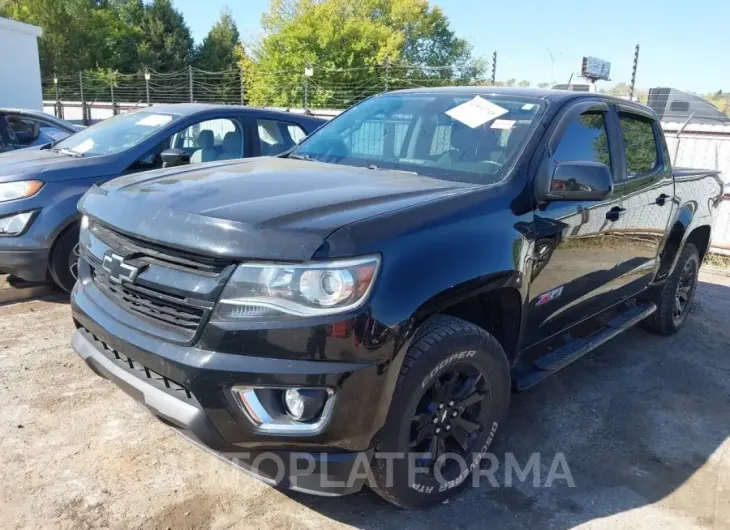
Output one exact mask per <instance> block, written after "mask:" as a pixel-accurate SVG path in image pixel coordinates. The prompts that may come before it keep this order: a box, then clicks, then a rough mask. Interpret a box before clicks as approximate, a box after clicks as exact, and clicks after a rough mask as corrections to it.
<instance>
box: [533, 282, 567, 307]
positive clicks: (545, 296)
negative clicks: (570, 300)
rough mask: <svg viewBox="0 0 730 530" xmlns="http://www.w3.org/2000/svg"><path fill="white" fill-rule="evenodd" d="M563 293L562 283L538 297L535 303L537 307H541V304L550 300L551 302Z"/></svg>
mask: <svg viewBox="0 0 730 530" xmlns="http://www.w3.org/2000/svg"><path fill="white" fill-rule="evenodd" d="M561 294H563V286H562V285H561V286H560V287H558V288H557V289H553V290H552V291H548V292H546V293H543V294H541V295H540V296H538V297H537V302H536V303H535V305H536V306H537V307H540V306H541V305H545V304H547V303H548V302H551V301H553V300H555V299H556V298H559V297H560V295H561Z"/></svg>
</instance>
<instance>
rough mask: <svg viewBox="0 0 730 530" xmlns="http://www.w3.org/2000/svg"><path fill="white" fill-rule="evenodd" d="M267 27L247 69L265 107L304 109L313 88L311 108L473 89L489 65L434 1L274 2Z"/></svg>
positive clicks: (254, 98) (253, 95)
mask: <svg viewBox="0 0 730 530" xmlns="http://www.w3.org/2000/svg"><path fill="white" fill-rule="evenodd" d="M262 25H263V29H264V34H263V38H262V39H261V40H260V41H259V42H257V43H254V44H253V45H252V46H251V47H250V50H249V53H250V55H251V59H252V61H250V62H249V64H248V65H243V66H244V67H245V75H246V86H247V91H248V95H249V98H250V100H251V102H252V103H253V104H258V105H263V104H268V105H277V106H291V105H301V104H302V102H303V97H304V87H305V83H306V84H307V88H308V93H309V104H310V106H331V107H345V106H348V105H351V104H352V103H355V102H357V101H358V100H360V99H362V98H363V97H367V96H369V95H372V94H375V93H377V92H380V91H382V90H384V89H385V87H386V86H387V87H388V88H390V89H393V88H399V87H403V86H421V85H432V84H433V85H435V84H444V83H447V84H448V83H452V82H460V83H468V82H471V81H473V80H474V79H476V78H478V77H479V76H481V75H482V74H483V72H484V70H485V66H486V65H485V63H484V61H479V60H474V59H473V58H472V56H471V50H470V47H469V45H468V43H467V42H466V41H464V40H462V39H459V38H457V37H456V36H455V35H454V33H453V31H451V29H450V27H449V23H448V19H447V18H446V17H445V15H444V14H443V12H442V11H441V9H440V8H439V7H437V6H432V5H431V4H429V3H428V2H427V1H426V0H358V1H352V0H272V1H271V4H270V6H269V10H268V12H267V13H265V14H264V16H263V17H262ZM386 64H387V66H385V65H386ZM307 67H312V68H313V69H314V76H313V77H312V78H311V79H310V78H305V76H304V71H305V68H307Z"/></svg>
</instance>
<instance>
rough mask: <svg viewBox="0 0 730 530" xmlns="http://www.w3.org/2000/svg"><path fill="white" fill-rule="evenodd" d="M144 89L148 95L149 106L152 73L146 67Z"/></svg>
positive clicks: (148, 102)
mask: <svg viewBox="0 0 730 530" xmlns="http://www.w3.org/2000/svg"><path fill="white" fill-rule="evenodd" d="M144 89H145V92H146V93H147V106H149V104H150V71H149V70H148V69H147V67H146V66H145V68H144Z"/></svg>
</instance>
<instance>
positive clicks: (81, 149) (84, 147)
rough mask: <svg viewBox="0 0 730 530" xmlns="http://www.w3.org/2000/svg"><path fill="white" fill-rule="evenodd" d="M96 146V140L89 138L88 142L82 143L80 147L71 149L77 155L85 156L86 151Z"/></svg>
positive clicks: (76, 146)
mask: <svg viewBox="0 0 730 530" xmlns="http://www.w3.org/2000/svg"><path fill="white" fill-rule="evenodd" d="M94 145H95V144H94V140H92V139H91V138H89V139H88V140H84V141H83V142H81V143H80V144H79V145H75V146H73V147H72V148H71V149H72V150H73V151H76V152H77V153H81V154H84V153H85V152H86V151H88V150H89V149H91V148H92V147H94Z"/></svg>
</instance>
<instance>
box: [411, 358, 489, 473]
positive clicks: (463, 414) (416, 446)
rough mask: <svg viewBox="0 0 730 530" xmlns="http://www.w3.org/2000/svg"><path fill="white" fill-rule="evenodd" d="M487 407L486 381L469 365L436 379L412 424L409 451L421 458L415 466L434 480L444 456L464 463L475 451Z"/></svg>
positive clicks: (481, 374) (487, 390)
mask: <svg viewBox="0 0 730 530" xmlns="http://www.w3.org/2000/svg"><path fill="white" fill-rule="evenodd" d="M489 406H490V403H489V388H488V383H487V379H486V378H485V377H484V374H483V373H482V372H481V370H480V369H479V368H478V367H477V366H475V365H472V364H459V365H455V366H453V368H452V369H451V370H449V371H447V372H445V373H442V374H440V375H439V376H438V377H435V378H434V379H433V380H432V382H431V384H430V385H429V387H428V388H427V389H426V390H425V392H424V394H423V397H422V398H421V400H420V402H419V404H418V406H417V407H416V414H415V415H414V416H413V418H412V420H411V437H410V442H409V445H408V447H409V451H411V452H414V453H421V454H423V455H424V456H423V457H421V458H419V459H417V462H418V464H419V465H420V466H421V467H423V468H426V469H428V471H427V473H428V474H429V475H430V476H434V475H435V474H436V472H437V466H439V468H438V471H439V473H441V474H443V473H446V472H447V470H444V469H441V467H440V466H442V465H444V464H455V465H458V464H457V463H456V462H450V461H449V462H445V461H444V456H445V455H447V454H457V455H459V456H461V457H463V458H464V459H466V457H467V456H468V455H469V454H471V453H473V452H475V451H476V450H477V448H476V444H477V442H478V441H479V438H480V435H481V433H482V432H483V430H484V425H483V424H482V418H483V415H482V412H483V411H484V409H485V408H488V407H489Z"/></svg>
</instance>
